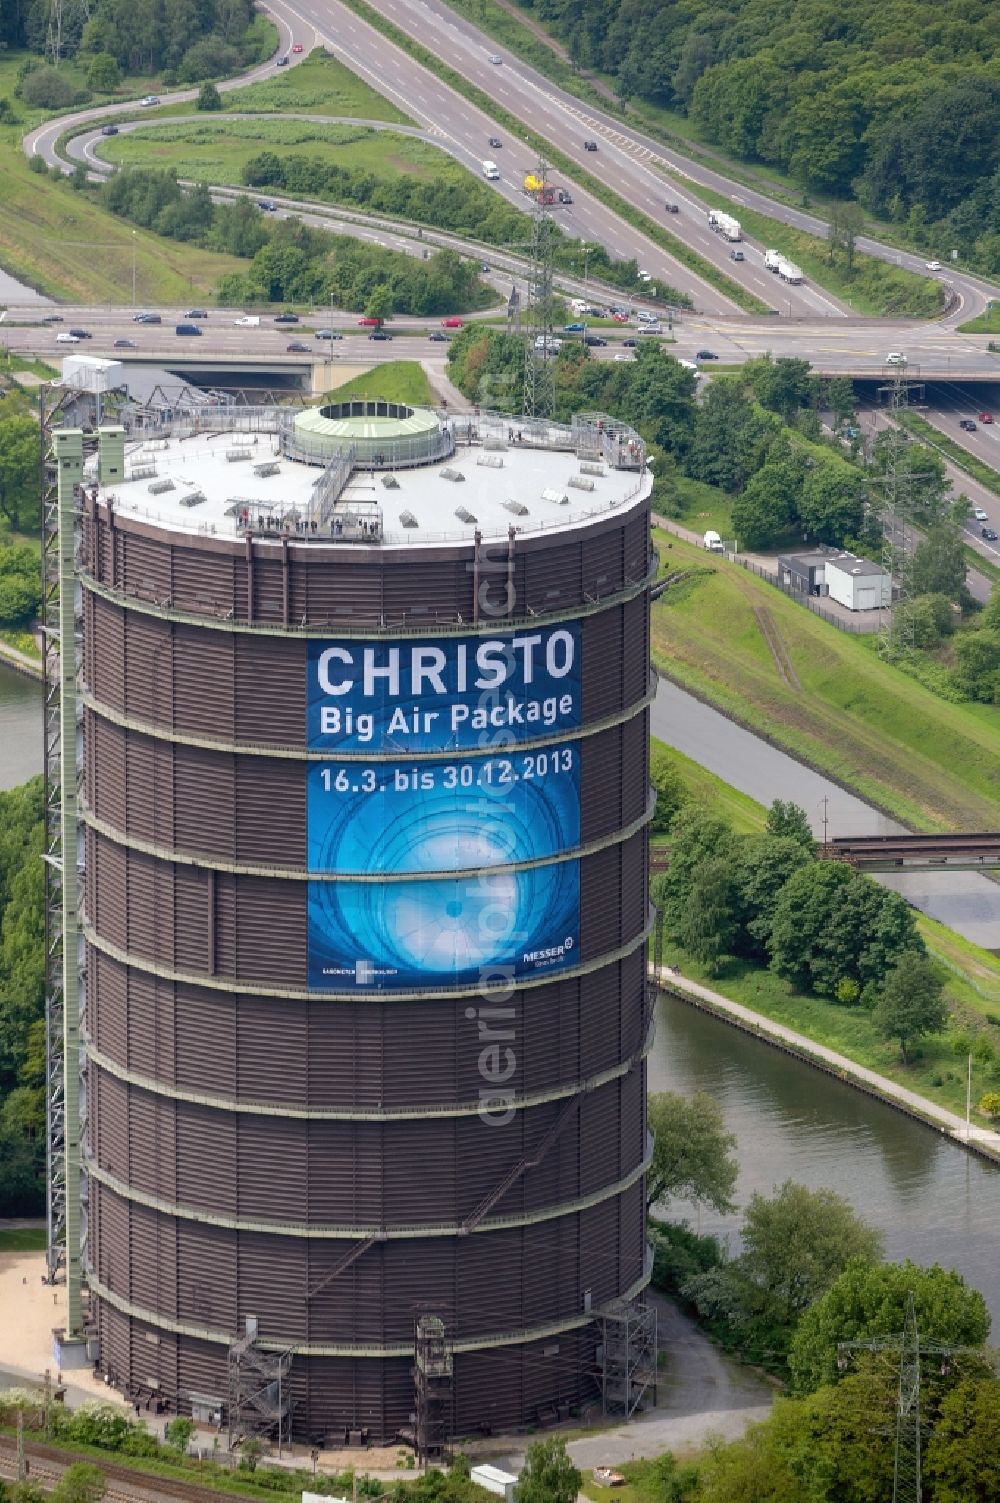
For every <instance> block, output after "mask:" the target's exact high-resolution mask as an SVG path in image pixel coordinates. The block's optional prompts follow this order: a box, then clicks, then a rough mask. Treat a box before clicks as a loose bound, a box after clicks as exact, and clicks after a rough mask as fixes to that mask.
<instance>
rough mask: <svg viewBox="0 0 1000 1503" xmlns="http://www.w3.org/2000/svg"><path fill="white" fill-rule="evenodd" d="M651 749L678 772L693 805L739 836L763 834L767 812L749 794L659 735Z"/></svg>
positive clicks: (655, 755) (658, 758)
mask: <svg viewBox="0 0 1000 1503" xmlns="http://www.w3.org/2000/svg"><path fill="white" fill-rule="evenodd" d="M650 748H651V755H652V757H653V758H654V760H656V761H658V762H661V763H666V764H667V765H668V766H669V767H671V768H672V769H673V770H674V772H676V773H677V776H678V777H679V778H680V780H681V782H682V783H683V785H684V788H685V791H686V792H687V795H688V798H689V799H690V800H691V802H692V803H695V804H702V805H703V806H704V807H705V808H706V809H711V811H712V813H713V814H714V815H718V817H719V818H720V819H724V820H725V821H726V823H727V824H730V825H732V827H733V829H734V830H735V831H736V833H737V835H759V834H760V832H761V831H762V830H763V829H764V826H765V825H766V823H767V810H766V809H765V808H764V805H763V804H758V802H757V800H756V799H753V798H751V797H750V795H749V794H748V793H741V792H740V790H739V789H738V788H734V787H733V786H732V784H731V783H726V782H724V781H723V779H722V778H719V777H716V775H715V773H714V772H709V771H708V769H707V768H706V767H702V766H701V764H700V763H698V762H694V761H692V759H691V758H690V757H686V756H685V755H684V753H683V752H679V751H676V750H675V749H674V747H672V746H668V745H667V744H666V742H665V741H659V740H657V738H656V737H655V736H653V737H651V738H650Z"/></svg>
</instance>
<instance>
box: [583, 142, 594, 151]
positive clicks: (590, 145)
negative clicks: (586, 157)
mask: <svg viewBox="0 0 1000 1503" xmlns="http://www.w3.org/2000/svg"><path fill="white" fill-rule="evenodd" d="M583 149H584V151H596V150H597V142H596V141H584V143H583Z"/></svg>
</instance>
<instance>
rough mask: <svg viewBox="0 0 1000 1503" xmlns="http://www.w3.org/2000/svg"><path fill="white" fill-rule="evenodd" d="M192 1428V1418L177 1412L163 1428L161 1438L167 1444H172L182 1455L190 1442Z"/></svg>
mask: <svg viewBox="0 0 1000 1503" xmlns="http://www.w3.org/2000/svg"><path fill="white" fill-rule="evenodd" d="M194 1428H195V1427H194V1420H192V1419H189V1418H188V1416H187V1415H186V1414H178V1415H177V1416H176V1418H174V1419H172V1420H171V1421H170V1423H169V1425H167V1426H166V1428H165V1429H164V1431H163V1438H164V1440H165V1441H166V1442H167V1445H168V1446H172V1447H173V1449H174V1450H175V1451H179V1452H180V1454H181V1455H182V1456H183V1455H184V1453H185V1452H186V1451H187V1448H188V1446H189V1445H190V1444H191V1437H192V1435H193V1434H194Z"/></svg>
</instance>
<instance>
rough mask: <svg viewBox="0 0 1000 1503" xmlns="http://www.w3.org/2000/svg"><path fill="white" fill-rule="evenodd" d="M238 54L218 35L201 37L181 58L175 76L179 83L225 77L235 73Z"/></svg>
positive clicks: (238, 63)
mask: <svg viewBox="0 0 1000 1503" xmlns="http://www.w3.org/2000/svg"><path fill="white" fill-rule="evenodd" d="M239 65H240V55H239V53H238V52H237V50H236V48H235V47H231V46H230V45H229V43H228V42H224V41H223V39H222V38H221V37H219V36H214V35H213V36H207V37H202V39H201V41H200V42H195V44H194V46H193V47H189V48H188V50H187V51H186V52H185V54H184V56H183V57H182V58H181V61H180V66H179V67H178V69H177V77H178V78H179V79H180V81H181V83H195V82H196V81H197V80H198V79H199V78H225V76H226V75H227V74H228V73H235V72H236V70H237V68H238V67H239Z"/></svg>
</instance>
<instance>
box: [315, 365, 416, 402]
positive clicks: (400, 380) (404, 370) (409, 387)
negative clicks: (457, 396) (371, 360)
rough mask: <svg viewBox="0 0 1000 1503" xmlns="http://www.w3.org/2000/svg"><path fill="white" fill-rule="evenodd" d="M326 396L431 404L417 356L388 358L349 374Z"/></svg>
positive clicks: (344, 398)
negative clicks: (356, 374) (413, 358)
mask: <svg viewBox="0 0 1000 1503" xmlns="http://www.w3.org/2000/svg"><path fill="white" fill-rule="evenodd" d="M327 397H328V398H334V399H335V400H336V401H338V402H344V401H347V400H349V399H350V398H353V397H377V398H379V399H380V400H381V401H386V402H408V403H409V404H410V405H411V406H414V407H431V406H433V405H434V401H435V397H434V392H433V391H432V390H431V384H430V382H429V381H428V379H427V376H426V373H425V371H424V368H423V366H422V365H421V364H420V362H419V361H418V360H387V361H386V362H385V364H384V365H375V366H372V369H371V370H370V371H365V372H364V373H363V374H362V375H360V376H352V377H351V378H350V380H349V381H345V382H344V383H343V384H342V385H341V386H334V387H333V388H332V389H331V390H330V391H329V392H327Z"/></svg>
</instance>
